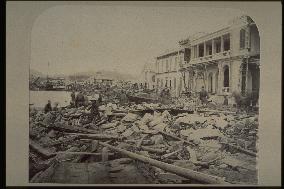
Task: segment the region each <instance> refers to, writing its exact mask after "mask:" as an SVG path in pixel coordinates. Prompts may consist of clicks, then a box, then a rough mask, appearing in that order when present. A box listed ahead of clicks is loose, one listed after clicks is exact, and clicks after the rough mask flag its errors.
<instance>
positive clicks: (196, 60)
mask: <svg viewBox="0 0 284 189" xmlns="http://www.w3.org/2000/svg"><path fill="white" fill-rule="evenodd" d="M230 55H231V51H230V50H228V51H223V52H219V53H215V54H213V55H206V56H203V57H198V58H194V59H192V60H191V61H190V63H191V64H198V63H201V62H206V61H211V60H218V59H223V58H229V57H230Z"/></svg>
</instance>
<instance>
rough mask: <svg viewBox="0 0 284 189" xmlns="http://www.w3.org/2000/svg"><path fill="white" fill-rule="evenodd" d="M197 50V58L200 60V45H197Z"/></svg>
mask: <svg viewBox="0 0 284 189" xmlns="http://www.w3.org/2000/svg"><path fill="white" fill-rule="evenodd" d="M196 50H197V58H198V57H199V45H197V47H196Z"/></svg>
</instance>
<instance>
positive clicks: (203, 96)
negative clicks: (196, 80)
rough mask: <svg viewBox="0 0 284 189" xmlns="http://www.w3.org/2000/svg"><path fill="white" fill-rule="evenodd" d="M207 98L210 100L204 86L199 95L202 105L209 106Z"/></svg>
mask: <svg viewBox="0 0 284 189" xmlns="http://www.w3.org/2000/svg"><path fill="white" fill-rule="evenodd" d="M207 98H208V94H207V91H206V90H205V88H204V86H202V89H201V91H200V94H199V99H200V100H201V103H202V104H207Z"/></svg>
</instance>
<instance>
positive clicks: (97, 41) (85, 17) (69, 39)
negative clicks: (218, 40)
mask: <svg viewBox="0 0 284 189" xmlns="http://www.w3.org/2000/svg"><path fill="white" fill-rule="evenodd" d="M241 14H242V13H241V12H240V11H239V10H235V9H218V8H195V7H142V6H136V7H135V6H86V5H85V6H76V5H68V6H56V7H53V8H50V9H48V10H46V11H45V12H43V13H42V14H41V15H40V16H39V17H38V18H37V20H36V21H35V23H34V26H33V29H32V37H31V38H32V46H31V47H32V50H31V52H32V54H31V68H32V69H35V70H38V71H41V72H43V73H47V65H48V62H50V66H49V73H50V74H52V73H54V74H70V73H74V72H83V71H92V70H93V71H98V70H116V71H118V72H122V73H130V74H133V75H139V73H140V72H141V70H142V68H143V65H144V64H145V63H146V62H149V61H153V59H154V57H155V56H157V55H158V54H160V53H161V52H163V51H165V50H167V49H173V48H176V47H177V46H178V41H179V40H181V39H184V38H186V37H187V36H189V35H190V34H194V33H196V32H213V31H215V30H218V29H220V28H222V27H223V26H226V25H227V24H228V21H229V20H231V19H232V18H234V17H236V16H239V15H241Z"/></svg>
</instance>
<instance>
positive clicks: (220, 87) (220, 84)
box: [217, 64, 223, 94]
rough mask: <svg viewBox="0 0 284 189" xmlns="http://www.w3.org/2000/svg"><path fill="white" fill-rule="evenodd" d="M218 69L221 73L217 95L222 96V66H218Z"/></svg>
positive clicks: (219, 74)
mask: <svg viewBox="0 0 284 189" xmlns="http://www.w3.org/2000/svg"><path fill="white" fill-rule="evenodd" d="M218 69H219V73H218V91H217V93H218V94H220V93H221V91H222V87H223V83H222V80H223V79H222V78H223V70H222V64H218Z"/></svg>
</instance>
